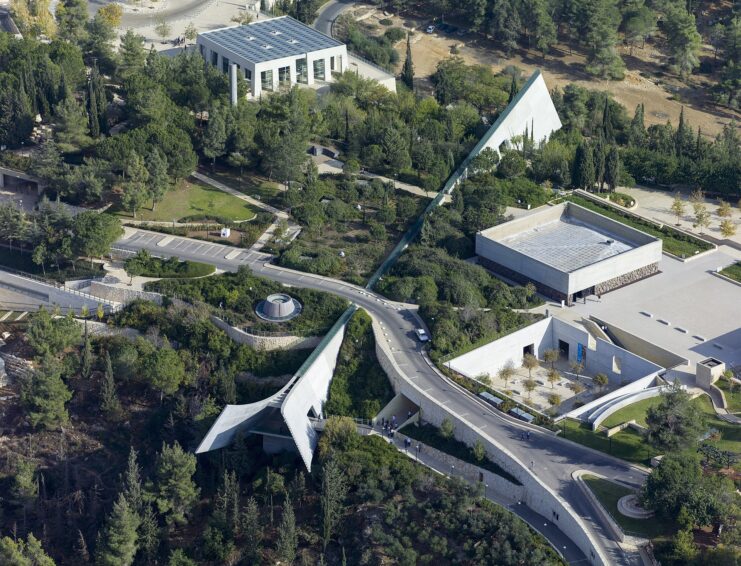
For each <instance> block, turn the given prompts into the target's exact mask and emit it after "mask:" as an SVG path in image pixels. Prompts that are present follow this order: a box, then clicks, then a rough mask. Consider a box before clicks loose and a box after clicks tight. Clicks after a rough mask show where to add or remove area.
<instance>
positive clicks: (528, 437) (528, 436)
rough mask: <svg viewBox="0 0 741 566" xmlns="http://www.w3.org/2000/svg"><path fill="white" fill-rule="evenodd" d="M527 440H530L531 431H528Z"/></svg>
mask: <svg viewBox="0 0 741 566" xmlns="http://www.w3.org/2000/svg"><path fill="white" fill-rule="evenodd" d="M527 439H528V440H530V431H529V430H528V431H527Z"/></svg>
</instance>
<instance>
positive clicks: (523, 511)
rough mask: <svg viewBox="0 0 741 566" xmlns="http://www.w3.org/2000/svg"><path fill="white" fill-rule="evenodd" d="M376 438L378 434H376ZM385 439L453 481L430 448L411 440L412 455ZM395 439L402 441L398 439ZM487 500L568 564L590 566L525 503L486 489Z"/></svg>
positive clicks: (444, 464) (567, 541) (582, 556)
mask: <svg viewBox="0 0 741 566" xmlns="http://www.w3.org/2000/svg"><path fill="white" fill-rule="evenodd" d="M373 434H378V433H377V432H375V431H374V432H373ZM395 436H396V435H395ZM383 438H385V439H386V441H387V442H389V443H390V444H392V445H393V446H394V447H396V449H397V450H399V452H401V453H403V454H405V455H406V456H407V457H408V458H410V459H412V460H415V461H417V462H419V463H420V464H422V465H424V466H426V467H427V468H429V469H431V470H433V471H435V472H437V473H439V474H440V475H442V476H446V477H451V475H450V466H449V465H448V464H446V463H443V462H440V461H438V460H435V459H434V458H433V457H432V456H430V454H429V452H430V450H428V448H429V447H428V446H427V445H425V444H422V443H420V442H417V441H416V440H414V439H411V440H412V451H411V452H410V451H408V450H406V449H405V448H404V447H403V446H400V445H399V444H400V443H398V442H397V441H396V440H394V439H390V438H387V437H385V436H384V437H383ZM396 438H399V437H398V436H396ZM399 440H400V439H399ZM418 445H419V446H420V450H419V451H417V450H416V446H418ZM461 463H462V462H461ZM454 477H455V478H456V479H458V480H461V481H464V482H466V483H468V484H470V485H473V486H475V485H476V484H477V483H478V482H477V481H476V480H475V479H472V478H467V477H462V476H460V475H458V474H455V476H454ZM484 496H485V497H486V499H488V500H489V501H491V502H492V503H496V504H497V505H500V506H501V507H504V508H505V509H507V510H508V511H511V512H512V513H514V514H515V515H517V516H518V517H519V518H520V519H522V520H523V521H525V522H526V523H527V524H528V525H529V526H530V527H531V528H532V529H533V530H535V531H537V532H538V533H539V534H541V535H542V536H543V537H544V538H545V539H546V540H547V541H548V543H549V544H550V545H551V546H552V547H553V548H554V549H555V550H556V552H558V553H559V554H560V555H561V556H562V557H563V558H564V560H565V561H566V562H567V563H568V564H586V563H587V557H586V556H585V555H584V553H583V552H582V551H581V550H579V548H578V547H577V546H576V545H575V544H574V543H573V542H572V541H571V539H570V538H568V537H567V536H566V535H565V534H563V533H562V532H561V530H560V529H559V528H558V527H556V525H555V524H554V523H552V522H551V521H548V520H547V519H545V518H544V517H543V516H542V515H540V514H539V513H536V512H535V511H533V510H532V509H530V508H529V507H528V506H527V505H526V504H525V503H524V502H522V501H517V500H516V499H515V498H511V497H506V496H504V495H501V494H498V493H493V490H491V489H486V490H485V493H484Z"/></svg>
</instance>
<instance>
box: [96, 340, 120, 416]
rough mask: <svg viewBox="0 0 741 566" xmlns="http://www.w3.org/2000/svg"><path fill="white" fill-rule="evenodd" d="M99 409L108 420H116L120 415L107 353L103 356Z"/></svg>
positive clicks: (109, 358)
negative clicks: (103, 364)
mask: <svg viewBox="0 0 741 566" xmlns="http://www.w3.org/2000/svg"><path fill="white" fill-rule="evenodd" d="M100 409H101V410H102V411H103V413H105V414H106V415H107V416H108V418H110V419H116V418H118V416H119V415H120V414H121V402H120V401H119V400H118V395H117V394H116V382H115V381H114V380H113V366H112V365H111V356H110V355H109V354H108V352H106V354H105V373H104V374H103V383H102V384H101V386H100Z"/></svg>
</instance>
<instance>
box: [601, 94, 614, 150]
mask: <svg viewBox="0 0 741 566" xmlns="http://www.w3.org/2000/svg"><path fill="white" fill-rule="evenodd" d="M602 136H603V137H604V138H605V141H607V142H613V141H614V140H615V133H614V132H613V129H612V113H611V112H610V99H609V98H608V97H607V96H605V107H604V108H603V109H602Z"/></svg>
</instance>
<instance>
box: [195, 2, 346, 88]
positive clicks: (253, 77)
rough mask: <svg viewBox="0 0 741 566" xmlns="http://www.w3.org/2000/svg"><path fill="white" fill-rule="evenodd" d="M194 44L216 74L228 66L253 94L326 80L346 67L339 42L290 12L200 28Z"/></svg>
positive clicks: (228, 69)
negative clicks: (234, 70)
mask: <svg viewBox="0 0 741 566" xmlns="http://www.w3.org/2000/svg"><path fill="white" fill-rule="evenodd" d="M196 44H197V45H198V49H199V51H200V53H201V55H202V56H203V58H204V59H206V61H208V62H209V63H210V64H211V65H213V66H214V67H216V68H218V69H220V70H221V71H222V72H224V73H229V72H230V69H231V67H232V66H234V68H235V69H236V73H237V75H238V76H239V77H241V78H242V79H244V80H245V81H246V82H247V85H248V89H249V91H250V93H251V94H252V95H253V96H259V95H260V94H261V93H262V92H263V91H269V92H272V91H277V90H279V89H281V88H290V87H292V86H293V85H295V84H304V85H314V84H315V83H318V82H327V83H328V82H331V81H332V75H333V73H342V72H344V71H345V70H346V69H347V68H348V58H347V48H346V47H345V45H344V44H343V43H341V42H339V41H337V40H336V39H333V38H331V37H329V36H327V35H324V34H323V33H321V32H320V31H317V30H315V29H314V28H311V27H309V26H307V25H305V24H302V23H301V22H299V21H298V20H295V19H293V18H291V17H290V16H281V17H278V18H271V19H269V20H260V21H256V22H252V23H251V24H248V25H236V26H231V27H225V28H220V29H216V30H212V31H207V32H203V33H200V34H198V39H197V40H196ZM232 72H233V71H232Z"/></svg>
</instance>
